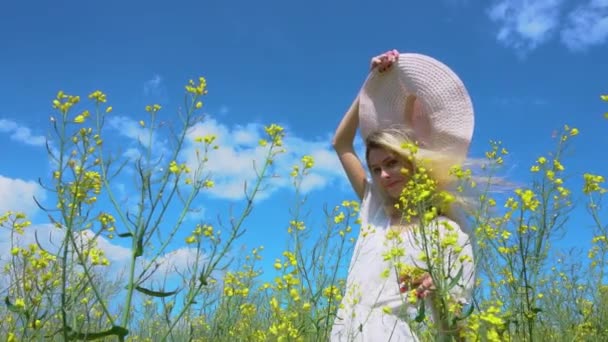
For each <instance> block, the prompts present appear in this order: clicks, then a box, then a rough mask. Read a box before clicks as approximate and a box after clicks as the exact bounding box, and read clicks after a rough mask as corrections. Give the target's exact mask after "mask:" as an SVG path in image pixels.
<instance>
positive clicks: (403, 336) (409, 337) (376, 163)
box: [331, 50, 474, 342]
mask: <svg viewBox="0 0 608 342" xmlns="http://www.w3.org/2000/svg"><path fill="white" fill-rule="evenodd" d="M398 59H399V54H398V53H397V52H396V51H394V50H393V51H390V52H388V53H385V54H383V55H380V56H377V57H374V58H373V59H372V61H371V69H372V72H373V73H378V74H382V73H390V72H397V71H396V70H392V69H394V64H395V63H396V62H398ZM404 65H405V64H404ZM400 67H403V65H402V66H400ZM376 76H377V77H382V75H376ZM423 79H424V78H423ZM375 82H383V81H382V79H378V80H376V81H375ZM387 82H388V81H387ZM403 95H404V96H407V94H403ZM431 100H432V99H431ZM359 101H360V96H358V97H357V99H355V101H354V102H353V104H352V105H351V107H350V108H349V110H348V111H347V112H346V114H345V115H344V117H343V119H342V121H341V122H340V124H339V126H338V128H337V130H336V132H335V135H334V139H333V146H334V149H335V151H336V153H337V154H338V157H339V159H340V161H341V163H342V166H343V168H344V170H345V172H346V175H347V176H348V179H349V181H350V183H351V184H352V187H353V190H354V191H355V193H356V194H357V196H358V197H359V199H360V200H361V201H362V203H361V211H360V218H361V228H360V229H361V230H360V233H359V237H358V240H357V243H356V246H355V249H354V253H353V256H352V260H351V264H350V268H349V273H348V277H347V287H346V293H345V295H344V297H343V300H342V303H341V305H340V309H339V310H338V312H337V317H336V319H335V322H334V327H333V330H332V334H331V341H376V342H381V341H417V340H419V337H418V336H417V334H416V332H415V331H414V330H415V329H414V327H413V326H412V324H411V321H412V318H413V317H415V316H416V315H417V314H418V306H417V305H413V304H411V301H410V300H408V295H412V294H415V296H416V297H417V299H419V300H422V301H425V302H426V303H427V304H426V305H427V306H428V307H429V310H428V311H427V312H432V315H431V316H432V317H433V318H435V319H436V318H437V310H438V308H437V307H435V305H434V304H433V303H434V301H433V300H432V299H433V296H434V295H435V290H436V286H435V284H434V281H433V277H431V276H430V275H429V273H428V272H423V273H422V274H419V275H417V276H416V277H415V278H409V279H408V282H407V284H405V283H404V282H403V281H404V279H403V278H401V276H400V275H399V274H398V272H395V270H394V266H395V265H396V264H395V263H394V262H393V263H392V264H391V263H390V262H387V258H386V255H387V254H386V252H387V250H388V249H390V248H391V246H390V243H391V242H390V240H395V235H398V237H399V239H398V240H399V241H400V242H401V244H400V247H399V248H401V251H402V252H400V253H397V254H394V255H397V256H398V258H399V262H398V263H397V264H399V265H402V266H403V265H406V266H414V267H421V269H424V266H420V265H422V264H423V263H422V264H421V263H420V254H421V252H423V249H424V248H423V246H422V245H421V242H420V241H419V239H417V238H416V237H415V234H413V230H414V226H415V225H416V224H417V223H419V222H418V221H416V220H413V221H410V222H406V220H404V215H403V211H402V210H400V209H397V208H396V207H395V204H398V203H400V196H402V191H403V190H404V189H405V188H406V187H407V186H408V184H409V185H411V184H412V183H411V182H410V181H411V180H414V178H413V177H415V175H416V173H417V172H419V171H420V170H421V168H422V167H425V168H426V170H427V171H428V175H429V177H431V178H432V179H433V181H434V184H435V185H436V187H435V191H444V192H449V191H450V186H452V185H453V184H452V181H453V179H452V178H451V176H450V172H449V167H450V166H452V164H453V163H458V162H459V161H462V158H463V156H462V153H461V154H460V155H458V154H457V153H456V154H454V153H450V152H446V151H448V150H449V149H440V148H437V149H434V148H432V147H433V144H431V143H428V144H426V145H425V144H423V145H422V146H419V147H418V148H417V149H408V148H404V144H411V145H410V146H412V145H413V144H414V143H416V142H417V141H419V137H420V134H419V132H416V130H415V128H414V129H412V128H411V127H412V126H414V125H411V118H412V116H413V113H412V112H413V111H414V110H416V109H415V107H416V106H414V105H413V104H412V103H406V104H405V105H404V111H405V113H402V115H403V116H402V118H403V119H402V120H395V121H396V122H394V125H387V124H386V123H385V124H384V126H383V127H380V126H381V125H379V127H376V129H373V130H370V129H368V128H369V127H366V134H365V135H364V138H365V148H366V151H365V161H366V164H367V167H368V170H369V173H370V174H371V179H368V177H367V172H366V169H365V168H364V166H363V164H362V162H361V161H360V159H359V158H358V156H357V155H356V153H355V150H354V147H353V141H354V138H355V135H356V131H357V128H360V127H359V117H360V113H359V108H360V103H359ZM366 101H367V99H366ZM374 107H375V108H381V107H382V104H376V105H374ZM427 107H429V106H428V105H427ZM471 114H472V113H471ZM377 115H384V114H382V113H378V114H377ZM385 116H386V115H385ZM397 117H398V116H397ZM366 119H369V118H366ZM381 119H382V118H375V120H381ZM461 121H462V120H461ZM464 121H466V120H464ZM438 123H439V124H438ZM408 124H410V125H408ZM441 125H446V124H445V121H441V122H431V125H430V126H429V127H431V128H432V129H437V130H438V132H437V133H435V132H433V131H432V130H431V131H429V130H427V131H426V132H424V133H425V134H426V135H427V136H428V137H429V138H430V140H432V141H440V140H441V137H440V136H439V135H440V134H441V133H440V132H439V131H441V132H444V131H449V129H447V130H442V129H439V128H438V126H441ZM389 126H390V127H389ZM467 134H468V133H466V132H465V134H464V135H465V136H466V135H467ZM445 141H446V142H448V141H449V139H448V140H445ZM448 145H449V143H448ZM423 160H424V161H425V164H424V165H422V164H421V163H422V161H423ZM408 182H409V183H408ZM452 194H453V196H454V197H457V194H456V193H455V192H452ZM456 203H458V201H455V202H453V203H452V206H451V207H447V208H446V207H444V208H442V209H440V210H439V213H438V215H437V217H435V218H434V219H433V220H432V222H431V223H429V226H433V227H429V229H430V230H432V228H434V229H435V230H436V231H440V233H439V235H442V234H446V233H447V234H452V240H455V241H452V243H451V246H452V247H455V249H456V250H458V251H459V253H458V254H459V255H460V256H463V255H464V256H468V257H463V258H461V259H460V260H471V259H472V249H471V247H470V243H469V236H468V235H467V234H465V233H464V231H463V229H461V226H460V225H459V224H458V223H457V222H458V221H459V217H458V216H457V214H456V213H457V212H458V210H457V209H458V208H457V207H456ZM395 232H396V233H395ZM442 236H443V235H442ZM391 237H392V238H391ZM447 262H448V261H447V260H446V263H447ZM389 264H390V265H389ZM459 266H463V268H462V270H463V271H462V275H461V277H460V281H459V282H458V283H459V285H460V286H456V287H454V288H453V289H451V290H450V295H451V296H452V297H453V299H454V301H455V302H460V303H464V302H467V301H468V299H469V296H470V293H471V289H472V285H473V281H474V280H473V275H474V271H473V266H472V263H467V264H465V263H464V262H462V263H460V264H458V265H450V267H451V268H452V269H454V268H457V267H459ZM391 267H392V268H393V269H391ZM450 272H452V271H451V270H450V271H448V273H449V274H451V275H454V273H456V272H458V269H456V270H455V272H452V273H450Z"/></svg>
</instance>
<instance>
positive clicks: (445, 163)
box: [365, 126, 476, 228]
mask: <svg viewBox="0 0 608 342" xmlns="http://www.w3.org/2000/svg"><path fill="white" fill-rule="evenodd" d="M413 137H414V134H413V132H412V131H411V130H410V129H407V128H404V127H400V126H399V127H392V128H386V129H382V130H378V131H375V132H373V133H371V134H370V135H369V136H368V137H367V138H366V139H365V146H366V152H365V160H366V163H367V165H368V167H369V153H370V151H371V150H372V149H376V148H380V149H384V150H386V151H387V152H389V153H391V154H393V155H394V156H395V157H396V158H399V159H401V160H403V161H404V162H406V163H409V164H411V166H412V169H413V170H412V171H414V172H416V170H418V168H420V167H424V168H425V169H426V172H427V173H428V175H429V177H431V178H432V179H433V180H434V181H435V182H436V186H437V189H436V190H437V191H445V192H448V193H449V194H451V195H452V196H453V197H454V199H455V200H454V202H453V203H452V204H451V205H450V206H449V207H448V208H445V209H444V211H442V212H441V214H442V215H443V216H446V217H448V218H449V219H451V220H453V221H455V222H457V223H458V224H459V225H460V226H461V227H463V228H464V227H465V226H466V224H465V217H464V215H465V213H466V211H467V210H468V209H470V208H472V207H473V206H474V205H475V204H476V203H475V200H473V198H475V197H474V196H468V195H467V194H466V193H463V192H459V191H456V189H457V186H458V184H459V182H458V178H457V177H456V176H455V175H454V174H453V173H452V172H450V171H451V169H452V167H453V166H456V165H458V166H461V167H462V168H465V167H468V165H470V164H471V161H470V160H469V159H467V158H466V157H464V156H458V155H455V154H453V153H443V152H441V151H433V150H430V149H428V148H425V146H421V145H419V144H416V141H414V139H413ZM406 144H416V146H417V149H416V153H415V154H413V153H412V150H411V149H409V148H406V147H404V145H406ZM370 171H371V170H370ZM379 190H380V193H381V194H382V196H383V197H384V202H385V210H386V211H387V213H393V212H394V211H395V210H397V209H395V203H396V201H395V200H390V199H389V197H388V196H387V194H386V193H384V191H383V190H382V189H379Z"/></svg>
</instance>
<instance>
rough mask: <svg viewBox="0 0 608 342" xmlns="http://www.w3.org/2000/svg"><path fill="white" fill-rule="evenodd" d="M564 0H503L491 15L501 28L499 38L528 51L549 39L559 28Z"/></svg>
mask: <svg viewBox="0 0 608 342" xmlns="http://www.w3.org/2000/svg"><path fill="white" fill-rule="evenodd" d="M563 2H564V1H563V0H501V1H498V2H495V3H494V5H493V6H491V7H490V9H489V11H488V15H489V17H490V19H491V20H492V21H494V22H496V23H497V24H498V25H499V26H500V28H499V30H498V33H497V35H496V38H497V40H498V41H499V42H501V43H502V44H504V45H505V46H508V47H512V48H515V49H516V50H518V51H519V52H521V53H526V52H528V51H530V50H533V49H535V48H537V47H538V46H539V45H540V44H542V43H544V42H546V41H548V40H549V39H550V38H551V37H552V36H553V34H554V33H555V32H556V31H557V30H558V25H559V21H560V12H561V8H562V4H563Z"/></svg>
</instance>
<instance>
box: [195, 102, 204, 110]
mask: <svg viewBox="0 0 608 342" xmlns="http://www.w3.org/2000/svg"><path fill="white" fill-rule="evenodd" d="M195 107H196V109H201V108H202V107H203V103H202V102H201V101H198V102H197V103H196V105H195Z"/></svg>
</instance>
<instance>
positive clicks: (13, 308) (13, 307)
mask: <svg viewBox="0 0 608 342" xmlns="http://www.w3.org/2000/svg"><path fill="white" fill-rule="evenodd" d="M4 304H6V307H7V308H8V309H9V311H12V312H14V313H16V314H19V315H25V317H26V318H27V319H30V315H29V313H28V312H27V311H26V310H25V309H23V308H20V307H18V306H16V305H15V304H13V303H11V300H10V299H9V298H8V296H6V297H5V298H4Z"/></svg>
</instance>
